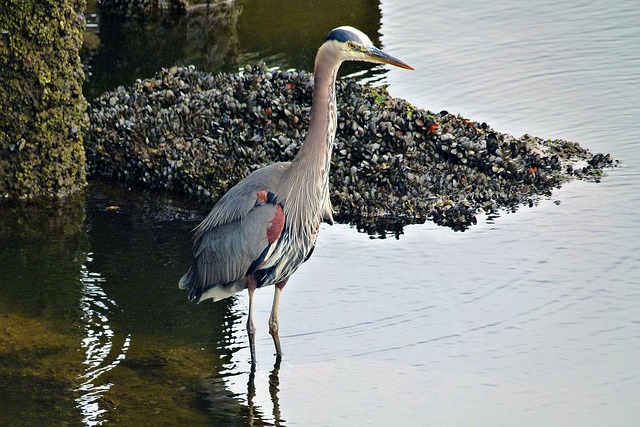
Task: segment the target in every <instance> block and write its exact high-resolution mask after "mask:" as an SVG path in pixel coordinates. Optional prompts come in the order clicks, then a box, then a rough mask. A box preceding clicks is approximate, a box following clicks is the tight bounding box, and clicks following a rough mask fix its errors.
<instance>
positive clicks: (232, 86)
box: [86, 66, 617, 230]
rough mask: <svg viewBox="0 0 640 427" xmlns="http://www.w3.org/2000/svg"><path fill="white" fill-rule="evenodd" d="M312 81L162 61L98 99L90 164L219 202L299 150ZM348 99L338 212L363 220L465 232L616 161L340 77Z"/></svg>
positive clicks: (342, 110) (339, 153) (342, 102)
mask: <svg viewBox="0 0 640 427" xmlns="http://www.w3.org/2000/svg"><path fill="white" fill-rule="evenodd" d="M312 88H313V78H312V75H310V74H309V73H306V72H304V71H283V70H275V71H274V70H269V69H267V68H266V67H264V66H248V67H246V69H245V70H244V71H243V72H242V73H239V74H220V75H211V74H208V73H204V72H200V71H198V70H196V69H195V68H194V67H174V68H172V69H170V70H163V71H161V72H159V73H158V74H157V75H156V76H154V77H153V78H151V79H148V80H144V81H140V80H139V81H137V82H136V83H135V84H134V85H132V86H131V87H127V88H124V87H119V88H118V89H116V90H115V91H112V92H107V93H104V94H103V95H101V96H100V97H98V98H97V99H95V100H94V101H93V102H92V103H91V104H90V108H89V113H90V119H91V126H90V128H89V131H88V132H87V135H86V151H87V170H88V172H89V175H90V176H93V177H106V178H112V179H118V180H121V181H124V182H127V183H130V184H141V185H143V186H146V187H150V188H157V189H163V190H169V191H174V192H180V193H184V194H188V195H192V196H195V197H197V198H200V199H205V200H206V199H210V200H211V201H215V200H217V199H218V198H219V197H220V196H221V195H222V194H224V192H226V191H227V190H228V189H229V188H230V187H231V186H233V185H234V184H236V183H237V182H238V181H239V180H241V179H242V178H244V177H245V176H247V175H248V174H249V173H251V172H253V171H254V170H256V169H258V168H260V167H262V166H265V165H267V164H270V163H273V162H277V161H289V160H291V159H293V157H294V156H295V154H296V152H297V150H298V148H299V147H300V145H301V144H302V141H303V139H304V136H305V134H306V131H307V128H308V119H309V111H310V106H311V97H312ZM337 96H338V130H337V134H336V142H335V146H334V150H333V157H332V165H331V168H332V169H331V191H332V193H331V199H332V202H333V206H334V209H335V211H336V213H335V215H334V216H335V217H336V218H337V219H341V220H343V221H351V222H355V223H358V224H365V227H379V226H381V225H383V226H385V225H388V226H390V227H391V228H393V227H397V226H398V224H406V223H411V222H422V221H424V220H426V219H429V220H432V221H434V222H435V223H437V224H440V225H444V226H448V227H451V228H453V229H455V230H464V229H466V228H468V227H469V226H470V225H472V224H475V222H476V215H477V214H478V213H480V212H487V213H495V212H497V211H499V210H501V209H505V208H506V209H515V208H517V207H518V206H520V205H523V204H533V203H535V201H536V200H537V199H539V198H540V197H542V196H548V195H550V194H551V191H552V190H553V189H554V188H557V187H559V186H560V185H561V184H562V183H563V182H566V181H569V180H572V179H589V180H594V181H598V180H599V179H600V177H601V176H602V175H603V169H604V168H606V167H611V166H614V165H615V164H616V163H617V162H615V161H614V160H612V159H611V157H610V156H609V155H608V154H606V155H603V154H595V155H594V154H592V153H591V152H589V150H587V149H584V148H582V147H580V145H578V144H577V143H574V142H568V141H563V140H542V139H540V138H537V137H533V136H530V135H524V136H522V137H519V138H516V137H513V136H511V135H507V134H502V133H500V132H497V131H495V130H493V129H492V128H491V127H490V126H489V125H487V124H486V123H477V122H473V121H471V120H468V119H465V118H463V117H460V116H455V115H452V114H449V113H447V112H446V111H442V112H440V113H432V112H429V111H427V110H422V109H417V108H415V107H413V106H411V105H410V104H409V103H407V102H406V101H404V100H401V99H394V98H391V97H390V96H389V95H388V93H387V92H386V91H385V90H384V89H383V88H371V87H367V86H362V85H359V84H356V83H355V82H354V81H352V80H341V81H339V82H338V83H337Z"/></svg>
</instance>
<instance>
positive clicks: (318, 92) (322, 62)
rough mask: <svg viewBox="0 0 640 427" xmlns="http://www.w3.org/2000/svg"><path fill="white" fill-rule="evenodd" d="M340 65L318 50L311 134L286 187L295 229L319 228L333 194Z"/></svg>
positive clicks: (295, 163)
mask: <svg viewBox="0 0 640 427" xmlns="http://www.w3.org/2000/svg"><path fill="white" fill-rule="evenodd" d="M338 68H340V61H339V60H337V59H336V58H335V56H334V55H332V54H331V51H330V50H329V49H327V48H326V47H325V46H323V47H321V48H320V49H319V50H318V54H317V56H316V65H315V71H314V87H313V103H312V105H311V117H310V120H309V131H308V132H307V136H306V138H305V140H304V143H303V144H302V147H300V151H299V152H298V154H297V156H296V157H295V159H293V161H292V162H291V167H290V169H289V171H288V172H289V174H288V175H289V176H288V178H289V179H287V180H285V182H284V183H283V187H284V188H282V190H283V192H282V193H283V196H284V198H285V200H286V201H287V202H288V203H285V210H288V211H289V213H290V220H291V222H292V223H290V225H291V226H293V227H296V226H297V227H305V226H306V225H311V224H313V226H314V227H315V226H316V225H317V224H316V221H318V222H319V218H320V217H321V215H322V209H323V207H324V203H325V200H326V199H327V198H328V194H329V166H330V163H331V150H332V147H333V140H334V138H335V132H336V120H337V119H336V116H337V108H336V94H335V82H336V75H337V74H338Z"/></svg>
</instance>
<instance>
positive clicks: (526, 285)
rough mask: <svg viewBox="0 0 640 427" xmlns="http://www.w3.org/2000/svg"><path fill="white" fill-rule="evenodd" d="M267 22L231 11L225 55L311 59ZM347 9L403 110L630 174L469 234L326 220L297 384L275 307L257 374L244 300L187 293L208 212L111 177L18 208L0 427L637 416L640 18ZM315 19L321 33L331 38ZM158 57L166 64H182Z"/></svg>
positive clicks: (303, 322) (6, 223) (579, 12)
mask: <svg viewBox="0 0 640 427" xmlns="http://www.w3.org/2000/svg"><path fill="white" fill-rule="evenodd" d="M260 7H264V4H263V3H261V2H255V3H252V4H250V5H249V4H247V5H245V6H244V7H243V10H242V11H241V12H240V13H239V14H238V16H237V17H236V19H237V22H236V26H235V28H236V31H237V33H236V34H237V39H238V40H240V42H237V44H236V45H235V46H236V47H235V48H234V49H233V52H235V53H234V54H230V56H227V57H226V59H225V61H227V62H226V63H227V64H231V65H230V66H233V65H237V64H239V63H240V64H241V61H242V59H243V58H252V59H253V58H261V57H265V58H270V59H272V58H275V62H276V64H275V65H279V66H285V67H286V66H299V64H300V63H304V62H305V61H308V58H310V57H312V53H310V52H313V50H314V49H315V48H314V47H313V43H315V42H313V43H312V42H311V41H309V40H306V38H302V37H293V38H292V40H293V42H292V46H293V45H297V46H300V48H299V49H297V48H295V47H292V46H288V47H286V48H285V47H282V46H283V44H277V43H276V44H274V46H276V47H273V48H270V47H264V46H269V45H270V44H269V43H267V41H268V38H267V37H265V38H264V40H262V41H259V40H255V39H256V38H255V36H253V35H252V34H256V33H258V34H260V33H261V31H258V29H259V26H260V25H265V27H266V26H267V25H273V22H271V21H269V22H268V23H267V21H264V23H262V24H261V22H263V21H261V20H260V19H258V18H257V16H261V15H259V13H258V12H259V11H260V10H261V9H260ZM282 7H283V8H286V7H287V6H286V5H282ZM338 7H339V6H338V5H334V6H330V7H329V9H330V10H331V12H329V13H327V22H326V23H325V22H324V21H323V22H322V23H323V24H326V26H327V28H330V27H333V26H336V25H338V24H341V23H344V21H345V20H348V21H350V22H355V23H356V24H355V25H356V26H358V27H361V28H362V29H366V30H368V31H367V32H375V31H376V28H377V27H376V25H378V23H377V22H376V23H375V25H374V26H373V27H372V28H371V29H369V28H368V27H367V28H364V25H365V24H361V21H366V22H370V20H374V21H375V20H376V19H379V20H380V22H379V25H380V27H379V28H380V29H379V32H380V34H381V36H380V37H379V39H380V41H381V43H382V44H383V45H384V47H385V49H387V50H388V51H389V52H391V53H393V54H394V55H397V56H398V57H399V58H402V59H403V60H405V61H407V62H408V63H410V64H411V65H413V66H414V67H415V68H416V71H414V72H412V73H408V72H405V71H404V70H389V71H388V72H386V73H383V72H379V71H378V70H379V69H378V68H375V69H373V70H372V71H366V72H364V73H363V75H364V78H366V79H374V80H375V79H379V78H383V79H384V82H386V83H387V84H389V90H390V92H391V93H392V94H393V95H394V96H400V97H403V98H406V99H408V100H409V101H410V102H412V103H413V104H415V105H417V106H419V107H423V108H428V109H431V110H434V111H439V110H442V109H446V110H448V111H450V112H455V113H460V114H463V115H464V116H467V117H469V118H473V119H475V120H478V121H486V122H487V123H489V124H491V125H492V126H493V127H494V128H495V129H497V130H499V131H503V132H510V133H514V134H521V133H524V132H528V133H531V134H534V135H538V136H542V137H549V138H551V137H553V138H564V139H571V140H576V141H578V142H580V143H581V144H582V145H583V146H586V147H588V148H590V149H592V150H593V151H594V152H605V153H606V152H610V153H611V154H612V156H613V157H614V158H616V159H619V160H621V161H622V166H621V167H619V168H616V169H613V170H610V171H608V176H607V177H606V178H604V179H603V181H602V182H601V183H598V184H594V183H585V182H575V183H571V184H567V185H565V186H564V187H563V188H562V189H559V190H558V191H556V192H555V193H554V195H553V197H552V198H551V199H548V200H542V201H541V202H540V203H539V204H538V205H537V206H535V207H533V208H524V207H523V208H521V209H519V210H518V211H517V212H515V213H509V214H507V213H504V214H502V215H501V216H500V217H497V218H486V217H481V218H480V220H479V222H478V225H477V226H474V227H472V228H471V229H470V230H468V231H466V232H464V233H456V232H453V231H450V230H449V229H445V228H440V227H437V226H434V225H433V224H430V223H427V224H424V225H414V226H408V227H406V228H405V229H404V230H403V232H402V233H400V234H398V236H397V237H398V238H395V237H396V236H394V234H389V235H387V236H368V235H366V234H363V233H359V232H357V230H356V229H354V228H352V227H350V226H348V225H340V224H338V225H334V226H333V227H329V226H323V229H322V232H321V234H320V237H319V242H318V245H317V248H316V251H315V253H314V256H313V257H312V258H311V259H310V260H309V262H307V263H306V264H304V265H303V266H302V267H301V268H300V269H299V270H298V272H297V273H296V274H295V275H294V276H293V277H292V279H291V280H290V282H289V284H288V285H287V287H286V288H285V292H284V295H283V300H282V305H281V310H280V323H281V338H282V341H283V347H284V352H285V357H284V360H283V362H282V366H281V367H280V369H279V371H278V370H274V369H273V362H274V357H273V347H272V343H271V339H270V337H269V335H268V333H267V329H268V328H267V318H268V315H269V309H270V305H271V289H263V290H261V291H259V292H258V298H257V301H256V310H257V314H256V317H257V318H256V321H257V327H258V342H257V352H258V354H257V357H258V362H259V363H258V368H257V372H256V374H255V378H254V379H253V381H250V380H251V377H250V374H249V364H248V360H249V351H248V347H247V340H246V334H245V331H244V327H245V321H246V311H247V299H246V296H245V295H239V296H238V297H236V298H233V299H230V300H228V301H225V302H222V303H216V304H210V303H203V304H200V305H197V306H193V305H191V304H189V303H188V302H187V301H186V295H185V294H184V292H180V291H179V290H178V289H177V287H176V283H177V280H178V279H179V277H180V275H181V274H182V273H183V272H184V271H185V270H186V268H187V266H188V265H189V237H188V236H189V230H190V229H191V228H192V227H193V226H194V225H195V224H197V223H198V221H199V220H200V219H201V218H202V215H204V214H206V212H207V209H208V207H207V206H201V205H194V204H193V203H190V202H187V201H184V200H181V199H180V198H175V197H171V196H167V195H162V194H154V193H147V192H144V191H139V190H128V189H121V188H119V187H118V186H117V185H115V184H95V185H93V186H92V187H91V189H90V191H89V193H88V196H87V200H86V203H85V202H84V201H79V202H78V203H76V204H70V205H69V206H67V207H66V208H64V209H57V208H55V209H54V208H51V209H49V210H47V211H45V212H42V211H36V212H34V211H33V210H28V209H27V210H21V209H16V210H13V211H11V212H9V211H8V210H7V209H6V207H5V208H4V209H3V210H2V218H3V221H2V224H3V227H2V228H0V241H1V242H2V246H1V247H0V282H1V283H2V285H3V286H2V287H0V330H1V331H3V332H2V334H0V345H1V346H0V373H1V375H2V378H0V397H2V399H0V402H2V403H0V425H34V424H38V423H42V422H46V421H47V420H51V419H57V420H64V421H66V422H67V423H69V424H71V425H99V424H100V423H101V422H102V421H103V420H111V421H112V424H115V425H140V424H141V423H143V422H144V423H147V424H150V423H154V424H157V423H161V424H162V423H164V424H178V423H181V424H191V425H270V424H276V425H327V426H340V425H447V426H451V425H460V426H462V425H492V426H493V425H524V426H527V425H531V426H533V425H536V426H537V425H543V424H544V425H563V426H572V425H575V426H578V425H580V426H584V425H616V426H634V425H638V424H639V423H640V401H638V399H637V396H638V393H639V392H640V367H639V365H638V362H637V361H638V359H639V356H640V314H638V313H639V311H638V307H639V306H640V284H639V283H640V233H638V231H637V230H638V228H639V225H640V221H639V220H638V212H639V211H640V186H639V185H638V178H640V174H639V173H638V166H639V165H640V153H639V151H638V149H637V148H636V144H637V141H638V138H639V137H640V124H639V123H638V121H637V120H636V119H635V118H636V117H638V116H640V103H639V102H638V99H640V89H639V87H640V86H639V85H638V84H637V82H638V81H640V55H638V51H637V40H639V39H640V27H638V25H637V22H640V12H639V11H638V9H637V8H636V7H635V4H634V3H632V2H630V1H621V2H616V3H612V4H602V3H595V2H574V3H572V4H571V5H562V4H553V3H548V2H543V1H536V2H534V3H527V6H526V7H523V6H518V5H515V4H513V3H510V2H497V3H496V2H494V3H492V5H490V6H489V5H487V4H486V2H471V3H468V4H465V6H464V8H461V7H456V6H455V5H453V4H451V3H450V2H449V3H447V2H431V3H429V5H428V6H424V5H423V3H421V2H418V1H413V2H408V3H407V2H395V3H393V2H382V3H381V5H380V10H379V11H376V10H374V11H371V10H368V11H367V12H366V13H365V12H361V13H360V12H358V10H356V9H354V10H353V11H350V13H349V14H346V15H344V16H343V15H341V13H340V11H339V9H338ZM301 10H304V8H301ZM314 13H315V15H316V16H317V15H318V12H317V11H315V12H314ZM292 14H293V15H292ZM274 15H278V14H274ZM282 15H283V16H294V17H295V21H296V22H301V23H303V24H304V23H305V22H311V21H314V20H313V18H314V15H313V14H312V13H310V14H306V13H304V12H300V11H299V10H298V11H297V12H293V11H288V10H287V11H283V13H282ZM376 17H377V18H376ZM273 19H274V20H275V19H277V18H273ZM287 19H288V18H287ZM334 20H335V21H337V22H335V23H334ZM282 22H286V21H285V19H284V18H282V21H280V26H279V27H278V28H280V29H279V30H278V35H279V36H278V37H279V39H280V38H282V37H285V36H286V34H287V32H286V31H285V30H284V29H281V27H282V26H283V25H284V24H283V23H282ZM301 25H302V24H301ZM368 25H371V24H368ZM302 26H304V25H302ZM320 26H321V25H320V24H318V25H315V24H314V25H312V26H310V27H309V28H310V30H309V31H310V32H318V33H320V34H319V38H320V39H321V37H322V33H326V29H322V28H318V27H320ZM263 31H266V29H263ZM296 34H298V33H296ZM250 35H251V36H250ZM298 35H299V34H298ZM218 37H220V36H218ZM250 38H251V39H252V40H253V42H250V41H247V40H248V39H250ZM300 39H303V40H300ZM251 43H253V44H251ZM298 43H299V45H298ZM244 46H247V47H244ZM104 49H107V47H104ZM111 49H113V48H111ZM292 52H304V54H305V55H307V56H306V57H305V58H307V59H301V57H297V56H295V55H296V54H295V53H292ZM261 55H264V56H261ZM309 55H310V56H309ZM238 58H239V59H238ZM163 61H165V59H159V60H158V63H157V64H159V65H155V66H156V67H157V66H169V65H171V64H170V63H165V62H163ZM288 61H290V62H288ZM124 62H126V61H124ZM205 62H206V61H204V60H203V63H202V64H203V66H204V65H206V64H205ZM141 68H144V67H142V66H141ZM214 71H217V70H214ZM98 72H99V69H98V68H95V69H94V74H98ZM151 72H152V70H150V71H148V73H151ZM353 72H358V71H357V70H347V71H346V72H345V74H349V73H353ZM129 76H131V73H129ZM141 77H144V76H141ZM378 237H386V238H384V239H381V238H378ZM24 330H28V331H30V332H29V334H28V335H29V337H28V339H27V338H25V337H24V335H25V334H24ZM25 378H26V379H28V381H27V380H25ZM29 384H37V385H38V386H39V390H40V391H39V392H38V393H35V394H34V393H33V390H32V389H31V388H30V386H29ZM61 424H62V422H61Z"/></svg>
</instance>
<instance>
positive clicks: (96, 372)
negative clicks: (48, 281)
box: [76, 253, 131, 426]
mask: <svg viewBox="0 0 640 427" xmlns="http://www.w3.org/2000/svg"><path fill="white" fill-rule="evenodd" d="M92 256H93V254H91V253H90V254H89V255H88V257H87V262H86V264H84V265H83V266H82V270H81V273H82V278H81V281H82V299H81V301H80V307H81V309H82V314H83V316H82V322H83V324H84V330H85V338H83V340H82V344H81V347H82V349H83V350H84V352H85V360H84V364H85V365H86V367H85V372H84V374H82V375H81V376H80V380H81V381H82V382H81V384H80V386H79V387H78V390H77V391H78V392H79V393H80V396H79V397H78V398H77V399H76V402H77V404H78V409H79V410H80V412H81V413H82V422H83V424H84V425H87V426H96V425H102V424H103V419H102V416H103V415H104V413H105V412H106V409H104V408H103V407H101V399H102V398H103V397H104V395H105V393H107V392H108V391H109V389H111V387H112V386H113V383H110V382H108V381H103V380H101V378H100V377H101V376H103V374H105V373H107V372H109V371H110V370H112V369H114V368H115V367H116V366H118V364H120V362H121V361H123V360H124V359H125V358H126V355H127V350H128V349H129V346H130V345H131V335H130V334H122V335H123V336H118V335H117V334H116V332H115V331H114V330H113V329H112V326H111V322H113V320H111V319H110V317H112V316H111V314H112V313H113V312H114V311H117V310H118V305H117V303H116V302H115V301H114V300H113V299H111V298H109V297H108V296H107V294H106V293H105V292H104V290H103V289H102V286H101V283H103V282H104V281H105V279H104V278H103V277H101V276H100V273H96V272H92V271H90V270H89V267H88V264H89V263H90V262H91V261H93V259H92ZM89 265H90V264H89Z"/></svg>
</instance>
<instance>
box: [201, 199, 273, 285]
mask: <svg viewBox="0 0 640 427" xmlns="http://www.w3.org/2000/svg"><path fill="white" fill-rule="evenodd" d="M277 209H279V206H277V205H271V204H266V205H259V206H256V207H254V208H253V209H251V211H250V212H249V213H248V214H247V215H246V216H245V218H243V220H241V221H234V222H231V223H228V224H222V225H219V226H217V227H215V228H213V229H211V230H209V231H207V232H206V233H204V234H203V235H202V236H201V237H200V239H199V240H198V241H197V242H196V246H195V247H194V255H195V257H196V262H195V267H196V274H197V279H198V280H197V282H198V283H199V284H200V286H201V287H202V290H206V289H208V288H209V287H211V286H216V285H223V284H227V283H231V282H234V281H236V280H240V279H242V278H244V277H245V276H246V275H247V273H248V272H249V269H250V267H251V266H252V265H253V264H254V263H255V262H261V258H263V259H264V257H265V256H266V251H268V248H269V246H270V243H269V240H268V238H267V230H268V229H269V227H270V226H271V221H272V220H273V219H274V217H275V216H276V213H277Z"/></svg>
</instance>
